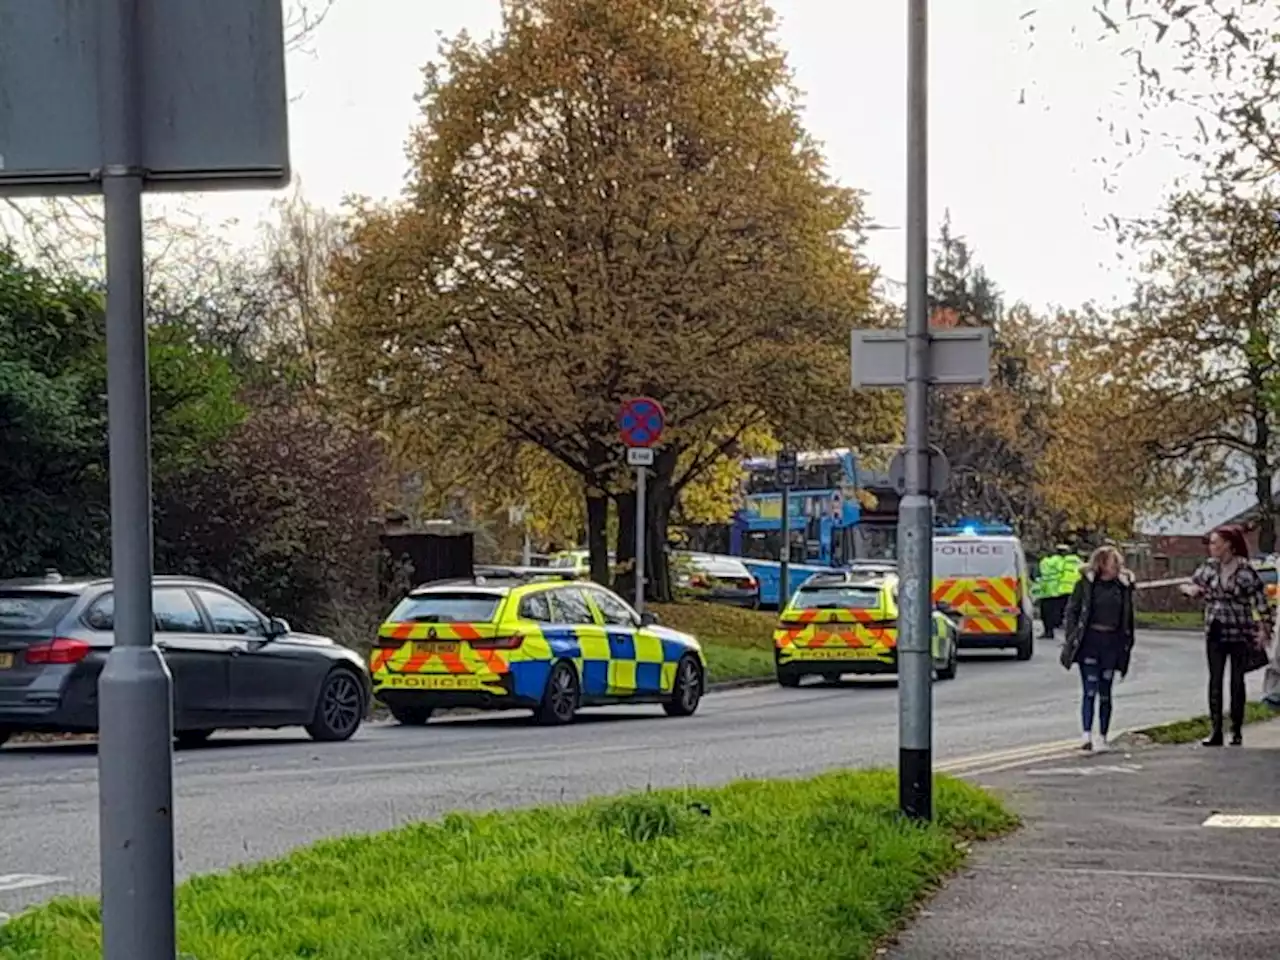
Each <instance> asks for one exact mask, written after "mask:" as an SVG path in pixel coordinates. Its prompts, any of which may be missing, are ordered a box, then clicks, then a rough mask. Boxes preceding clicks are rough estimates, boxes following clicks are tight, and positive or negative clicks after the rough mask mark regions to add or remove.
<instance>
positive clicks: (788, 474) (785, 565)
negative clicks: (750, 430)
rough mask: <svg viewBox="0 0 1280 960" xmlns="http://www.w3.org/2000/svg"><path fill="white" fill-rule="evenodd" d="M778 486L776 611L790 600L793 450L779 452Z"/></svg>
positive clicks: (795, 469)
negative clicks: (779, 530) (779, 528)
mask: <svg viewBox="0 0 1280 960" xmlns="http://www.w3.org/2000/svg"><path fill="white" fill-rule="evenodd" d="M776 466H777V470H778V486H779V487H781V488H782V544H781V546H779V548H778V610H779V612H781V611H782V610H785V609H786V607H787V602H788V601H789V600H790V599H791V488H792V487H794V486H795V485H796V481H797V480H798V479H800V478H799V475H798V471H799V461H798V458H797V457H796V452H795V451H794V450H779V451H778V458H777V461H776Z"/></svg>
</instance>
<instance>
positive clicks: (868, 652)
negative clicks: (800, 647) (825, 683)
mask: <svg viewBox="0 0 1280 960" xmlns="http://www.w3.org/2000/svg"><path fill="white" fill-rule="evenodd" d="M800 657H801V659H804V660H875V659H877V658H878V657H879V654H878V653H876V651H875V650H872V649H871V648H869V647H826V648H821V647H820V648H816V649H815V648H812V647H810V648H807V649H806V650H805V651H804V652H803V653H801V654H800Z"/></svg>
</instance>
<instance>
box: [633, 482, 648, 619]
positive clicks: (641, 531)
mask: <svg viewBox="0 0 1280 960" xmlns="http://www.w3.org/2000/svg"><path fill="white" fill-rule="evenodd" d="M648 479H649V474H648V472H647V471H646V470H645V468H644V467H636V612H637V613H644V580H645V577H644V541H645V507H644V498H645V486H646V485H647V483H648Z"/></svg>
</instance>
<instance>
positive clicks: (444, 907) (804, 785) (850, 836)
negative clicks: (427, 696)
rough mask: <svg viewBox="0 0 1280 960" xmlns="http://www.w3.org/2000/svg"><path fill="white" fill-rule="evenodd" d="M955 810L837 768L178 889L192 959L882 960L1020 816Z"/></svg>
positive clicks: (78, 907) (451, 823)
mask: <svg viewBox="0 0 1280 960" xmlns="http://www.w3.org/2000/svg"><path fill="white" fill-rule="evenodd" d="M936 789H937V804H936V809H937V819H936V821H935V822H934V823H933V824H929V825H917V824H912V823H910V822H908V821H905V820H903V819H902V818H900V817H899V816H898V814H897V812H896V797H897V786H896V778H895V777H894V776H893V775H891V774H889V773H886V772H859V773H837V774H829V775H826V776H822V777H818V778H816V779H813V780H806V781H800V782H795V781H767V782H742V783H737V784H733V785H731V786H729V787H725V788H720V789H706V790H690V791H664V792H658V793H649V794H642V795H635V796H629V797H623V798H619V799H613V800H600V801H593V802H590V803H586V804H582V805H575V806H561V807H549V808H545V809H537V810H529V811H523V812H506V813H497V814H488V815H470V814H466V815H452V816H449V817H446V818H445V819H444V820H443V821H442V822H439V823H422V824H416V825H413V826H410V827H406V828H403V829H400V830H397V831H394V832H391V833H385V834H379V835H375V836H370V837H350V838H345V839H341V840H334V841H328V842H325V843H322V844H319V845H318V846H315V847H312V848H309V849H306V850H302V851H299V852H296V853H294V854H292V855H290V856H288V857H285V858H284V859H282V860H278V861H274V862H270V863H265V864H262V865H258V866H253V867H246V868H242V869H239V870H235V871H232V872H230V873H227V874H222V875H216V876H207V877H199V878H196V879H194V880H190V881H188V882H187V883H185V884H183V885H182V887H181V889H180V890H179V892H178V927H179V942H180V950H181V951H182V952H183V953H184V954H185V955H186V956H188V957H191V958H193V960H288V958H307V960H389V958H395V960H427V958H430V960H579V958H580V960H695V958H698V960H710V958H717V960H815V958H863V957H871V956H873V955H874V953H875V950H876V945H877V943H878V942H880V941H881V940H882V939H883V938H884V937H886V936H887V935H889V934H891V933H892V932H894V931H895V930H896V929H897V928H898V927H899V925H900V924H901V923H902V921H903V920H904V918H905V917H906V916H907V915H908V914H909V912H910V911H911V910H912V908H913V906H914V905H915V904H916V903H917V902H918V901H919V900H920V898H921V897H922V896H924V895H925V894H927V893H928V892H929V891H930V890H931V889H933V887H934V886H935V885H936V884H937V883H938V882H939V881H941V880H942V879H944V878H945V877H946V876H947V875H948V874H950V873H951V872H952V871H954V870H955V869H956V868H957V867H959V866H960V865H961V863H962V862H963V860H964V857H965V852H966V849H967V843H966V841H969V840H975V839H985V838H990V837H993V836H996V835H999V834H1002V833H1005V832H1007V831H1009V830H1012V829H1013V828H1015V827H1016V825H1017V822H1016V820H1015V818H1014V817H1013V816H1012V815H1010V814H1009V813H1008V812H1007V811H1006V810H1005V809H1004V808H1003V807H1002V806H1001V805H1000V804H999V802H998V801H997V800H995V799H994V798H993V797H991V796H990V795H988V794H986V793H984V792H983V791H981V790H980V789H978V788H977V787H974V786H971V785H968V784H964V783H961V782H959V781H956V780H950V779H946V778H940V779H939V780H938V781H937V784H936ZM98 917H99V911H98V906H97V903H96V902H92V901H87V900H59V901H54V902H53V903H51V904H49V905H47V906H44V907H41V908H39V909H36V910H34V911H32V912H29V913H26V914H22V915H20V916H18V917H15V918H14V919H13V920H12V921H10V922H9V923H6V924H4V925H3V926H0V960H89V958H92V957H97V956H99V955H100V947H99V926H98Z"/></svg>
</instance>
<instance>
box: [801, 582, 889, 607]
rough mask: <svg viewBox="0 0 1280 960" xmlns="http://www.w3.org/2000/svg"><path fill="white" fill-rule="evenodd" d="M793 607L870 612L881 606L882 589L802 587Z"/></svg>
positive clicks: (853, 586)
mask: <svg viewBox="0 0 1280 960" xmlns="http://www.w3.org/2000/svg"><path fill="white" fill-rule="evenodd" d="M792 606H793V607H796V608H797V609H800V610H870V609H872V608H873V607H878V606H880V588H879V587H874V586H858V585H856V584H836V585H833V586H813V587H801V588H800V592H799V593H798V594H797V595H796V599H795V602H794V603H792Z"/></svg>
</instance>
